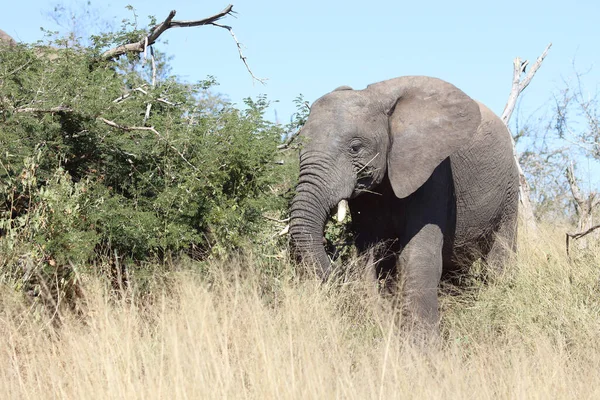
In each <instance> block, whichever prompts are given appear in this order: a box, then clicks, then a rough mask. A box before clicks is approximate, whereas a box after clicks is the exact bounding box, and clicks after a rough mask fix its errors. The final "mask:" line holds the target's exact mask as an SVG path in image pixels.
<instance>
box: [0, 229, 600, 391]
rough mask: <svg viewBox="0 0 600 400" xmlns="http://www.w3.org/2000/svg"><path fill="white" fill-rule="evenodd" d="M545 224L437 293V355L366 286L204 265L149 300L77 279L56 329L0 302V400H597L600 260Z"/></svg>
mask: <svg viewBox="0 0 600 400" xmlns="http://www.w3.org/2000/svg"><path fill="white" fill-rule="evenodd" d="M559 233H560V232H558V233H556V237H552V235H555V232H553V231H552V230H548V231H547V232H544V233H543V234H542V237H543V238H544V239H540V240H538V241H537V242H536V243H528V242H527V241H526V240H521V248H520V253H519V256H518V260H516V261H515V262H514V263H513V264H512V265H511V266H510V267H509V268H507V272H506V273H505V274H504V275H502V276H500V277H497V278H496V279H493V280H492V282H490V283H488V284H486V285H483V284H481V283H477V281H475V283H474V284H473V286H472V287H471V288H470V289H469V290H466V291H465V292H464V294H461V295H457V296H456V295H455V296H450V295H445V296H442V306H443V316H444V317H443V328H442V333H443V336H444V340H443V343H442V345H441V346H440V347H439V348H435V349H430V350H422V349H417V348H414V347H412V346H411V345H409V344H408V343H406V342H405V340H404V339H403V335H402V334H401V332H399V331H398V330H397V329H395V328H394V326H393V321H394V319H395V318H394V317H393V312H392V310H391V307H390V305H389V304H388V302H387V301H386V300H382V299H380V298H379V297H378V296H377V295H375V294H373V290H372V289H371V288H370V287H369V285H367V284H364V283H361V282H360V281H357V282H350V283H347V284H345V285H343V286H342V287H337V288H335V287H329V288H323V287H321V286H320V285H318V284H316V283H315V282H312V281H309V280H299V279H296V278H294V277H293V275H292V274H288V275H285V276H288V278H285V279H284V278H281V277H280V278H279V279H277V278H273V277H271V278H269V277H268V275H266V274H264V273H262V272H259V271H254V272H253V271H252V268H260V265H259V263H258V262H256V263H255V264H252V262H250V265H248V262H247V261H245V262H240V263H242V264H244V265H243V266H242V267H239V268H237V267H235V266H232V265H217V264H215V265H214V266H213V270H212V272H211V275H210V276H209V278H206V276H205V275H203V277H202V278H201V277H200V276H198V275H194V274H192V273H190V272H185V273H179V274H178V275H177V276H176V277H175V278H174V281H175V282H174V284H170V285H168V288H169V289H168V290H166V289H165V290H163V291H162V292H161V291H158V290H156V291H155V292H154V297H153V300H152V301H151V302H148V303H147V304H146V305H144V306H142V305H139V304H136V303H135V302H134V301H114V300H110V299H109V296H107V295H106V293H105V291H104V289H103V287H102V286H101V285H100V284H99V282H95V281H93V280H92V281H91V282H89V283H88V284H87V285H86V293H85V295H86V304H85V318H81V317H76V316H71V317H68V316H67V317H65V318H64V320H63V324H62V326H61V328H59V329H53V328H50V327H49V326H48V324H47V321H45V319H44V318H43V317H41V316H39V315H36V313H35V312H34V311H33V310H35V309H32V308H29V307H28V306H27V304H26V303H25V302H24V301H23V300H22V299H20V298H17V297H15V296H13V295H11V292H9V291H7V290H5V291H4V293H2V294H1V295H0V365H2V368H1V369H0V398H3V399H8V398H11V399H12V398H68V399H85V398H98V399H135V398H139V399H152V398H161V399H178V398H192V399H196V398H198V399H200V398H201V399H211V398H219V399H220V398H251V399H263V398H267V399H271V398H277V399H285V398H302V399H305V398H318V399H329V398H343V399H346V398H356V399H381V398H419V399H421V398H493V399H498V398H540V399H548V398H561V399H566V398H577V399H582V398H600V372H599V366H600V343H599V340H598V339H599V333H600V289H599V283H598V278H599V274H600V271H599V268H598V261H599V260H600V252H592V253H591V254H587V255H580V256H579V257H578V258H577V259H576V260H575V261H568V260H567V259H566V258H565V256H564V244H563V237H562V235H560V234H559Z"/></svg>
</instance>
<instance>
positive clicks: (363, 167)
mask: <svg viewBox="0 0 600 400" xmlns="http://www.w3.org/2000/svg"><path fill="white" fill-rule="evenodd" d="M378 155H379V153H377V154H375V155H374V156H373V158H371V159H370V160H369V162H368V163H366V164H365V165H363V166H362V168H361V169H359V170H358V172H357V173H356V175H358V174H360V173H361V172H362V171H363V170H364V169H365V168H367V166H368V165H369V164H371V162H372V161H373V160H374V159H376V158H377V156H378Z"/></svg>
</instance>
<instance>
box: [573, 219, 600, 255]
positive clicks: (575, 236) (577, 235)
mask: <svg viewBox="0 0 600 400" xmlns="http://www.w3.org/2000/svg"><path fill="white" fill-rule="evenodd" d="M598 228H600V224H598V225H594V226H592V227H591V228H589V229H587V230H585V231H583V232H577V233H568V232H567V233H566V234H565V235H566V245H567V255H569V239H570V238H572V239H573V240H577V239H580V238H582V237H584V236H585V235H588V234H590V233H592V232H593V231H595V230H596V229H598Z"/></svg>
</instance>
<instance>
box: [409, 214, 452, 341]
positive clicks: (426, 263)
mask: <svg viewBox="0 0 600 400" xmlns="http://www.w3.org/2000/svg"><path fill="white" fill-rule="evenodd" d="M443 240H444V237H443V232H442V230H441V229H440V227H439V226H438V225H435V224H426V225H424V226H423V227H422V228H421V229H420V230H419V231H418V232H417V233H416V234H415V235H414V236H412V238H411V239H410V240H409V242H408V243H407V245H406V246H405V247H404V249H403V250H402V252H401V253H400V255H399V257H398V270H399V271H400V279H401V285H402V297H403V309H404V319H403V325H405V326H406V327H407V328H409V329H414V330H415V331H417V332H423V333H425V334H429V333H433V334H435V333H436V332H437V331H438V323H439V310H438V285H439V283H440V278H441V275H442V245H443Z"/></svg>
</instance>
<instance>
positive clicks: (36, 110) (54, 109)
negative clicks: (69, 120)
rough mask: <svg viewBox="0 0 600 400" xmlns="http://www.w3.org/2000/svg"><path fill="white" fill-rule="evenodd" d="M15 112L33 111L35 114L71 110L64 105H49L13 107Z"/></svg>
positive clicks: (71, 110)
mask: <svg viewBox="0 0 600 400" xmlns="http://www.w3.org/2000/svg"><path fill="white" fill-rule="evenodd" d="M14 112H16V113H35V114H52V113H59V112H73V109H72V108H69V107H65V106H58V107H50V108H36V107H21V108H15V109H14Z"/></svg>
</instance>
